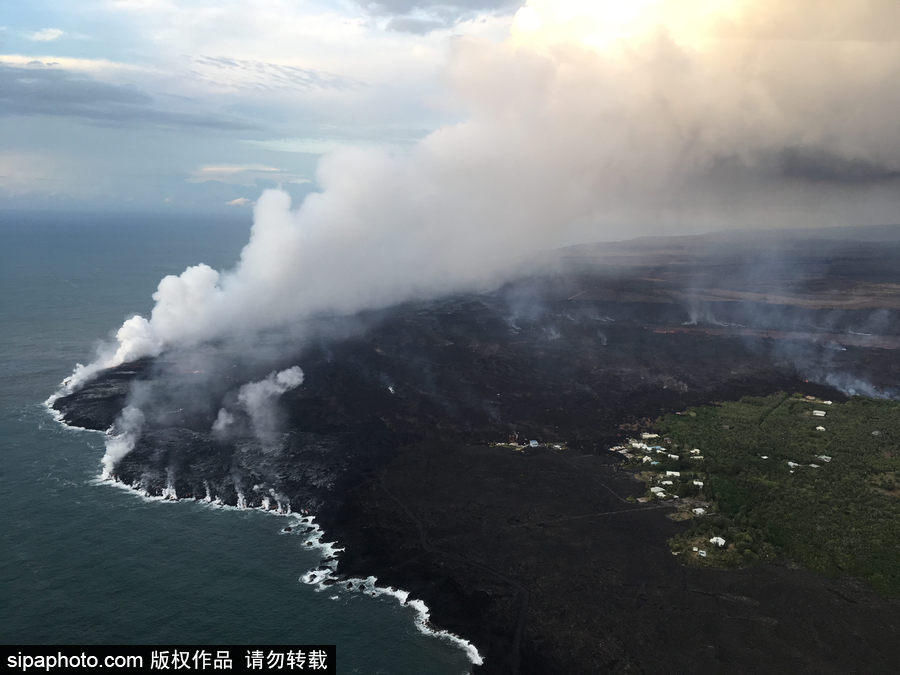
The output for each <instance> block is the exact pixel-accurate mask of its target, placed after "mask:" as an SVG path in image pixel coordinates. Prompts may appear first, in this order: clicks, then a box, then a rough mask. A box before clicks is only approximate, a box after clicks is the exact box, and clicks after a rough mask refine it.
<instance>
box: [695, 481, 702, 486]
mask: <svg viewBox="0 0 900 675" xmlns="http://www.w3.org/2000/svg"><path fill="white" fill-rule="evenodd" d="M694 485H696V486H697V487H703V481H702V480H695V481H694Z"/></svg>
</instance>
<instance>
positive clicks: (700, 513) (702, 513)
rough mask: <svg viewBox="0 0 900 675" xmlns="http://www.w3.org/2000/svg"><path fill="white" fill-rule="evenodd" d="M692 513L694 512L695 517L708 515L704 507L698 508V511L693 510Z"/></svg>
mask: <svg viewBox="0 0 900 675" xmlns="http://www.w3.org/2000/svg"><path fill="white" fill-rule="evenodd" d="M691 511H693V513H694V515H695V516H703V515H706V509H704V508H703V507H702V506H698V507H697V508H696V509H691Z"/></svg>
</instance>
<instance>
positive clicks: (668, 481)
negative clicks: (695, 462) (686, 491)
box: [660, 480, 675, 485]
mask: <svg viewBox="0 0 900 675" xmlns="http://www.w3.org/2000/svg"><path fill="white" fill-rule="evenodd" d="M660 485H675V483H673V482H672V481H670V480H664V481H662V482H660Z"/></svg>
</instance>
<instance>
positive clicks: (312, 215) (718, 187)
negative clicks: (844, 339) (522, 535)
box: [69, 0, 900, 386]
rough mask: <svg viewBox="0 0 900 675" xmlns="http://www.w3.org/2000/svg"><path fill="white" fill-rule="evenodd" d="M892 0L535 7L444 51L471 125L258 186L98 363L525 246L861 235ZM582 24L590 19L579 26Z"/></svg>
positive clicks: (357, 153) (887, 134) (497, 263)
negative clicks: (248, 217) (211, 258)
mask: <svg viewBox="0 0 900 675" xmlns="http://www.w3.org/2000/svg"><path fill="white" fill-rule="evenodd" d="M898 6H900V5H898V3H896V2H894V1H893V0H887V1H879V0H872V1H870V2H866V3H860V2H856V1H851V0H833V1H830V2H827V3H823V2H812V1H807V2H791V3H785V2H783V1H782V0H778V1H777V2H776V1H767V0H754V1H753V2H751V1H750V0H731V1H730V2H719V3H710V2H708V1H702V0H682V1H681V2H677V3H676V2H671V1H666V0H645V1H642V2H635V3H621V2H609V1H606V0H603V1H601V0H598V2H595V3H574V4H573V3H566V2H546V1H545V0H532V1H531V2H529V3H528V6H526V7H524V8H523V9H521V10H520V11H519V13H518V14H517V17H516V21H515V24H514V26H513V29H512V32H511V34H510V36H509V39H507V40H506V41H505V42H502V43H499V44H498V43H493V42H488V41H484V40H474V39H459V40H457V41H456V42H455V43H454V44H453V48H452V50H451V54H450V57H449V63H448V65H447V68H446V72H445V75H444V77H445V79H446V82H447V85H448V89H449V91H450V92H451V95H452V99H453V101H454V102H455V103H456V104H457V105H458V106H460V108H461V109H463V110H464V111H465V119H466V121H464V122H462V123H460V124H456V125H452V126H447V127H444V128H441V129H438V130H436V131H435V132H433V133H432V134H430V135H429V136H427V137H426V138H425V139H423V140H422V141H421V142H419V143H418V144H417V145H416V146H414V147H413V148H412V149H410V150H409V151H405V152H392V151H389V150H383V149H358V150H346V151H341V152H337V153H335V154H332V155H329V156H326V157H325V158H323V159H322V161H321V162H320V165H319V168H318V175H317V182H318V185H319V186H320V188H321V191H320V192H318V193H314V194H311V195H309V196H308V197H307V198H306V199H305V200H304V201H303V203H302V204H300V205H299V206H297V207H296V208H295V209H294V208H293V207H292V204H291V203H290V198H289V197H288V195H287V194H285V193H284V192H280V191H267V192H265V193H264V194H263V195H262V196H261V197H260V199H259V200H258V203H257V205H256V208H255V211H254V224H253V229H252V232H251V235H250V241H249V242H248V244H247V245H246V247H245V248H244V250H243V252H242V253H241V257H240V260H239V262H238V263H237V265H236V266H235V268H234V269H232V270H229V271H224V272H219V271H216V270H213V269H211V268H210V267H208V266H206V265H197V266H194V267H190V268H188V269H187V270H185V271H184V272H183V273H182V274H181V275H180V276H177V277H176V276H169V277H166V278H165V279H163V280H162V281H161V282H160V284H159V288H158V290H157V292H156V293H155V294H154V296H153V297H154V300H155V303H156V304H155V307H154V308H153V311H152V313H151V315H150V317H149V318H144V317H140V316H135V317H132V318H130V319H129V320H127V321H126V322H125V323H124V324H123V325H122V327H121V328H120V329H119V330H118V333H117V335H116V339H115V341H114V342H112V343H110V344H109V345H107V346H106V347H105V348H103V349H102V350H101V352H100V353H99V355H98V358H97V359H96V361H95V362H94V363H92V364H89V365H88V366H79V368H78V369H77V370H76V372H75V373H74V374H73V376H72V378H70V380H69V384H70V385H72V386H75V385H77V384H78V383H79V382H81V381H83V380H84V379H86V378H88V377H90V376H91V375H92V374H93V373H95V372H96V371H97V370H99V369H101V368H104V367H108V366H112V365H116V364H118V363H122V362H124V361H128V360H131V359H134V358H137V357H140V356H146V355H157V354H159V353H161V352H162V351H163V350H165V349H167V348H169V347H171V346H173V345H178V346H190V345H196V344H200V343H202V342H204V341H208V340H210V339H213V338H218V337H221V336H223V335H235V334H242V333H247V334H249V333H252V332H254V331H258V330H262V329H266V328H269V327H275V326H283V325H285V324H288V323H290V322H293V321H297V320H298V319H301V318H303V317H309V316H314V315H317V314H321V313H326V312H329V313H352V312H355V311H358V310H360V309H363V308H368V307H383V306H387V305H389V304H392V303H396V302H399V301H402V300H406V299H409V298H419V297H427V296H431V295H436V294H440V293H444V292H448V291H457V290H471V289H474V288H478V287H482V286H484V285H488V284H493V283H496V282H497V281H498V280H500V279H502V278H504V277H505V276H507V275H510V274H512V273H514V272H516V271H521V269H522V266H523V265H524V264H526V261H528V260H529V259H530V256H532V255H533V254H534V253H535V252H536V251H540V250H543V249H547V248H550V247H554V246H559V245H564V244H570V243H576V242H581V241H589V240H604V239H611V238H616V237H621V236H623V235H631V234H638V233H647V232H670V233H677V232H685V231H699V230H719V229H727V228H732V227H776V226H777V227H790V226H811V225H839V224H841V225H843V224H870V223H877V222H890V221H892V220H896V213H897V212H898V211H900V189H898V187H900V180H898V175H900V174H898V172H900V116H898V115H897V110H898V109H900V87H897V86H894V83H895V82H897V81H900V41H898V39H897V38H898V31H900V16H898ZM582 14H584V16H582Z"/></svg>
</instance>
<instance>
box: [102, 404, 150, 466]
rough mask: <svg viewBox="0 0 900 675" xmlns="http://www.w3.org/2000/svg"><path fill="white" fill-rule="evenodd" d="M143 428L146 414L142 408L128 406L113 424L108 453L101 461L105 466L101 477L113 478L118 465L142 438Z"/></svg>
mask: <svg viewBox="0 0 900 675" xmlns="http://www.w3.org/2000/svg"><path fill="white" fill-rule="evenodd" d="M143 426H144V413H142V412H141V410H140V408H137V407H135V406H132V405H129V406H126V407H125V409H124V410H123V411H122V413H121V414H120V415H119V417H118V418H117V419H116V421H115V423H114V424H113V428H112V429H111V431H110V434H111V435H110V438H109V439H108V440H107V441H106V452H105V453H104V454H103V459H102V460H101V464H102V466H103V471H102V473H101V477H102V478H103V479H109V478H111V477H112V472H113V469H115V466H116V464H118V463H119V461H120V460H121V459H122V458H123V457H124V456H125V455H127V454H128V453H129V452H131V451H132V450H133V449H134V444H135V443H137V440H138V438H140V435H141V429H142V428H143Z"/></svg>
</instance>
